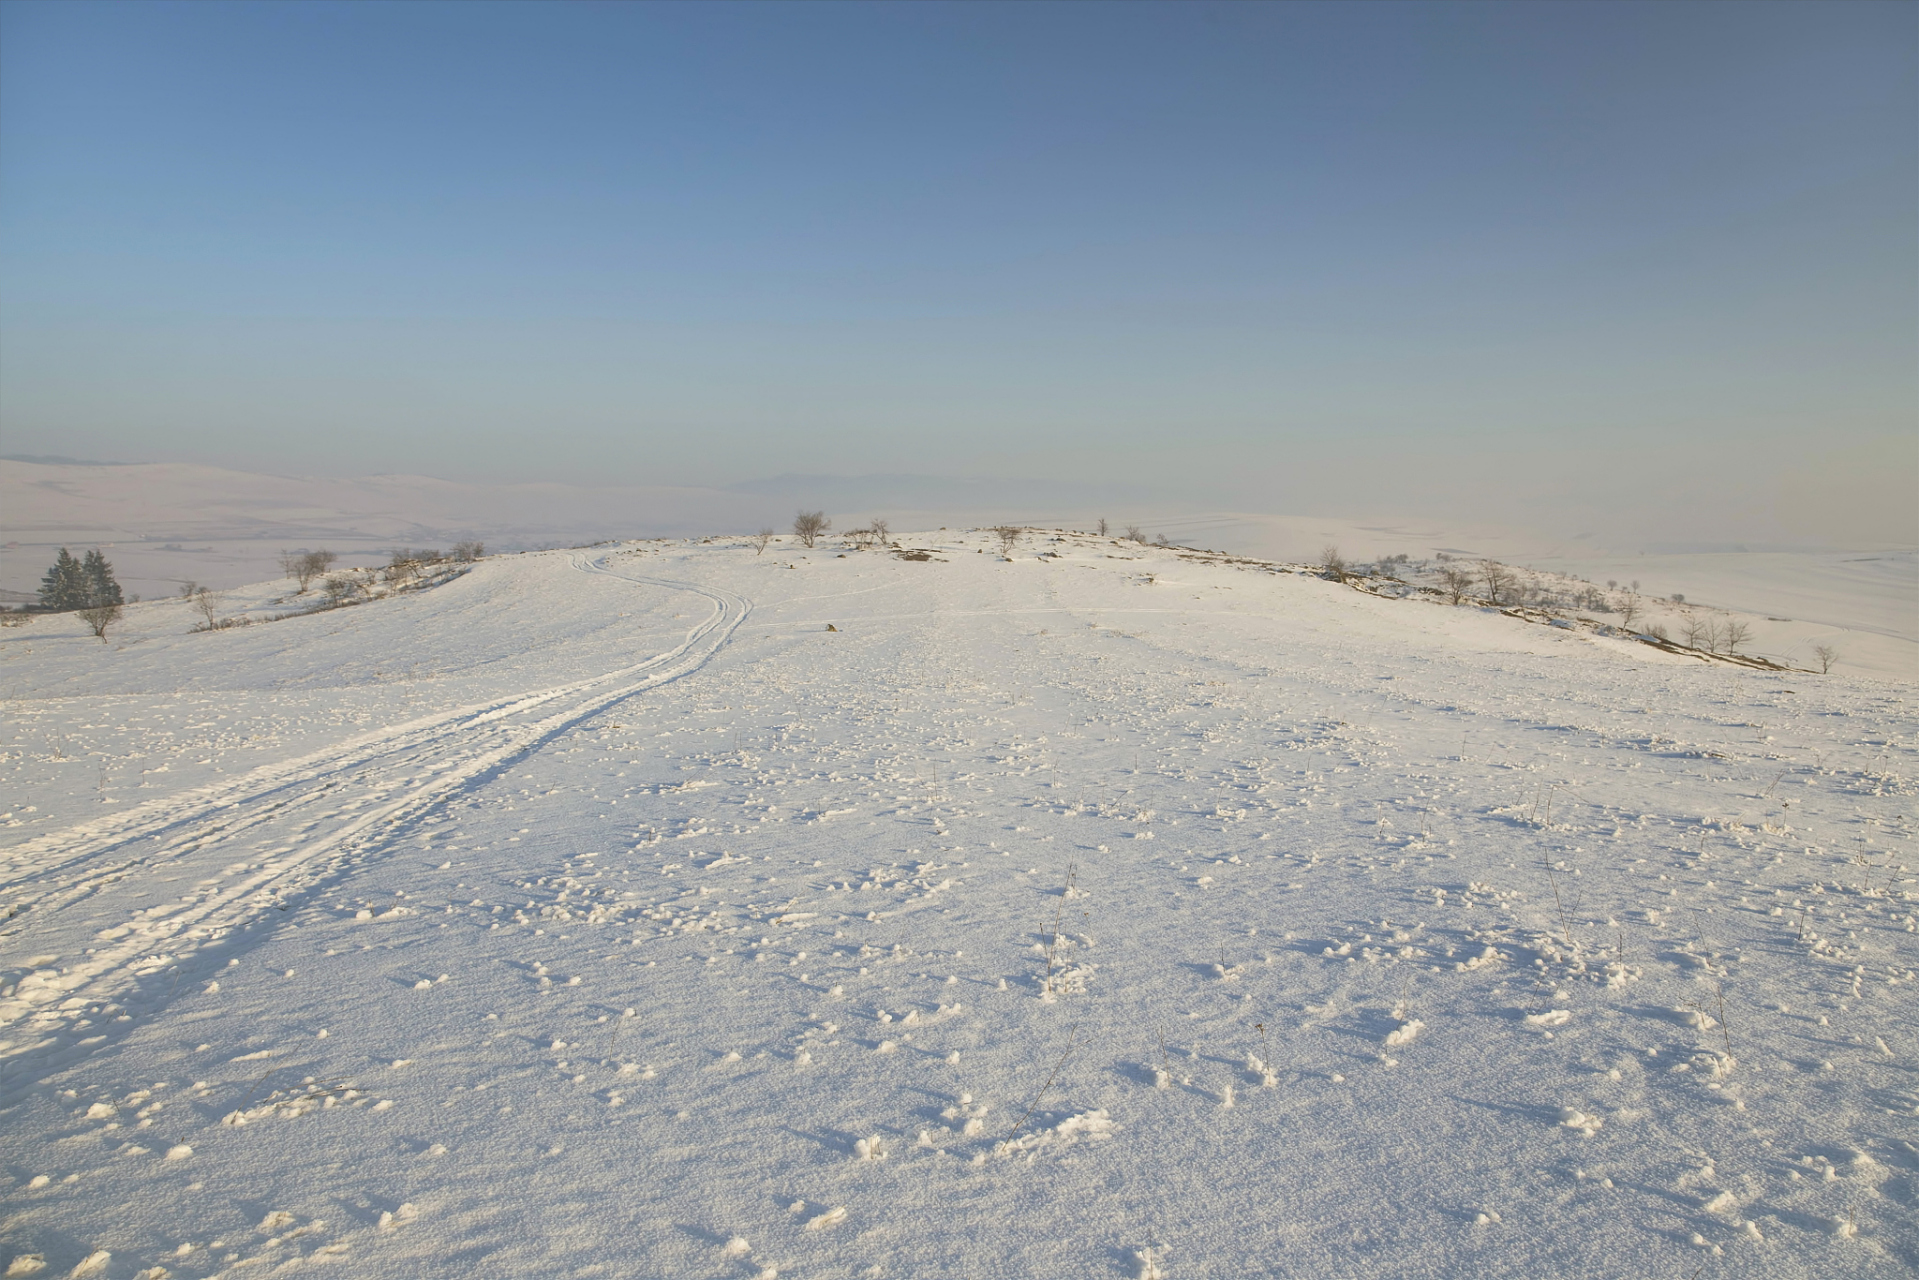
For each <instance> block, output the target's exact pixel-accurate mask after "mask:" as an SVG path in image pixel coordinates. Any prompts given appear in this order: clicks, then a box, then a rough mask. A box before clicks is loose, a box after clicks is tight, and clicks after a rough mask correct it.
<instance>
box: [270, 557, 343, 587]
mask: <svg viewBox="0 0 1919 1280" xmlns="http://www.w3.org/2000/svg"><path fill="white" fill-rule="evenodd" d="M337 559H339V557H338V556H336V555H334V554H333V553H332V552H331V551H282V552H281V553H280V571H281V572H282V573H284V574H286V576H287V577H289V578H291V579H293V580H294V581H295V582H297V583H299V584H300V590H299V591H298V592H297V593H296V594H299V595H305V594H306V589H307V585H308V584H309V583H311V582H312V581H313V580H314V579H315V578H317V577H319V576H320V575H321V574H323V573H325V572H326V571H327V570H328V569H330V568H332V567H333V562H334V561H335V560H337Z"/></svg>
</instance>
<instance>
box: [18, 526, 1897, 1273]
mask: <svg viewBox="0 0 1919 1280" xmlns="http://www.w3.org/2000/svg"><path fill="white" fill-rule="evenodd" d="M902 546H903V547H904V548H906V549H908V551H907V556H905V557H902V556H901V555H896V554H891V553H879V552H850V551H843V549H842V548H841V546H840V545H839V544H838V543H837V542H835V543H833V544H832V545H831V546H829V545H828V544H827V543H825V542H822V544H821V545H820V547H818V548H817V549H815V550H813V551H811V552H807V551H804V550H803V549H800V548H798V547H797V546H795V545H794V544H793V543H792V540H791V539H784V540H781V541H779V542H776V543H775V544H774V545H773V546H772V547H770V548H769V549H767V551H766V552H765V554H763V555H756V554H755V552H754V550H753V549H752V548H751V547H750V546H747V545H744V544H743V543H741V542H740V541H739V540H713V541H708V542H703V543H680V542H674V543H646V544H628V545H625V546H621V547H597V548H591V549H586V550H576V551H572V552H545V553H533V554H526V555H519V556H506V557H497V558H494V559H490V560H487V561H483V562H481V563H480V564H479V565H477V566H476V567H475V568H474V569H473V570H472V572H470V573H467V574H465V575H464V576H460V577H457V578H454V579H453V580H452V581H450V582H448V583H446V584H445V585H443V586H439V587H436V588H434V589H433V590H431V591H424V592H418V593H414V594H408V595H400V596H395V597H393V598H390V599H386V600H381V601H377V602H374V603H370V604H366V605H362V606H358V607H353V608H346V609H337V610H331V611H327V612H320V613H314V614H311V615H308V616H302V617H296V618H289V619H286V620H283V621H278V622H272V623H267V624H262V625H256V626H250V627H240V628H234V629H231V630H224V631H213V632H201V633H191V634H190V633H189V632H188V628H189V626H190V624H191V623H192V622H193V621H194V620H195V619H194V615H192V614H191V613H190V612H189V610H188V608H187V606H186V605H185V604H184V603H180V602H161V603H155V604H147V605H139V606H135V607H133V608H132V609H130V610H129V611H128V612H129V617H128V619H127V621H126V622H125V624H124V626H123V629H122V630H121V631H118V632H115V633H111V634H110V636H109V639H110V641H111V643H109V644H105V645H103V644H101V643H99V642H98V641H96V640H94V639H93V638H92V637H91V636H89V635H86V634H85V633H84V631H83V630H82V629H80V628H79V627H78V625H77V624H76V623H74V622H73V621H72V620H71V619H68V618H39V619H36V620H34V621H33V622H32V623H31V624H30V625H27V626H23V627H16V628H9V629H6V630H4V631H0V691H4V693H5V694H6V696H7V697H8V699H9V701H8V710H9V713H10V714H9V715H8V718H7V742H6V748H7V754H6V757H5V760H4V764H3V765H0V768H3V769H4V772H3V773H0V779H3V780H4V783H5V789H6V791H5V794H6V796H7V797H8V798H9V803H10V805H11V809H10V811H8V812H7V813H6V815H5V817H4V818H0V822H4V823H5V825H4V826H0V837H4V838H5V844H4V846H0V858H4V861H5V865H6V866H7V867H8V871H7V874H6V880H5V893H6V898H5V902H4V907H5V908H6V914H7V919H6V921H5V924H4V925H3V926H0V947H3V951H0V959H3V960H4V964H5V966H6V968H5V985H4V987H0V1008H3V1010H4V1017H5V1019H6V1025H5V1027H4V1029H0V1040H4V1042H5V1043H4V1046H0V1055H4V1056H0V1144H3V1145H0V1150H3V1151H4V1154H5V1160H6V1163H5V1173H6V1175H7V1176H8V1177H9V1178H10V1179H11V1182H10V1184H9V1185H8V1186H7V1188H6V1195H7V1197H8V1216H7V1218H6V1220H5V1227H4V1231H3V1232H0V1240H3V1241H4V1244H0V1249H4V1250H5V1251H6V1252H5V1253H4V1254H0V1263H5V1264H6V1265H8V1266H12V1267H14V1268H16V1270H15V1271H13V1272H11V1273H10V1274H22V1275H24V1274H35V1273H36V1272H34V1271H33V1270H32V1260H33V1259H36V1258H37V1259H39V1260H40V1261H42V1262H43V1263H44V1270H43V1271H42V1272H39V1274H46V1275H64V1274H67V1273H68V1272H69V1271H70V1270H72V1269H73V1268H76V1267H82V1268H84V1267H87V1266H89V1265H92V1266H93V1267H94V1269H93V1270H92V1271H87V1272H83V1274H94V1275H100V1276H108V1277H117V1276H132V1275H136V1274H142V1275H149V1276H152V1275H159V1274H171V1275H174V1276H183V1277H184V1276H193V1277H199V1276H208V1275H215V1274H230V1275H234V1276H245V1275H251V1274H266V1273H269V1272H272V1271H274V1270H276V1269H278V1268H282V1267H289V1266H300V1267H304V1266H305V1265H308V1264H312V1265H316V1266H317V1265H319V1264H322V1263H324V1262H328V1261H331V1262H334V1263H337V1264H339V1265H338V1267H337V1268H336V1269H337V1271H338V1273H339V1274H348V1275H354V1276H374V1277H388V1276H391V1277H436V1276H462V1277H465V1276H528V1275H555V1276H558V1275H607V1276H635V1277H648V1276H676V1277H677V1276H716V1277H733V1276H738V1277H748V1276H772V1275H774V1274H777V1275H779V1276H785V1277H814V1276H820V1277H935V1276H953V1277H982V1276H995V1277H997V1276H1006V1277H1025V1276H1047V1277H1058V1276H1087V1277H1104V1276H1144V1275H1163V1276H1167V1277H1189V1276H1191V1277H1200V1276H1208V1277H1225V1276H1252V1275H1260V1276H1263V1275H1271V1276H1299V1277H1324V1276H1368V1277H1400V1276H1419V1275H1432V1276H1468V1275H1470V1276H1512V1277H1539V1276H1594V1277H1599V1276H1619V1275H1634V1276H1640V1275H1646V1276H1657V1275H1675V1276H1688V1275H1693V1274H1694V1273H1695V1272H1696V1271H1698V1270H1699V1269H1700V1268H1701V1267H1704V1268H1706V1271H1705V1274H1729V1275H1730V1274H1740V1275H1750V1276H1807V1277H1811V1276H1832V1275H1848V1276H1895V1275H1899V1276H1903V1275H1909V1274H1910V1273H1911V1271H1912V1269H1913V1267H1914V1265H1915V1263H1916V1262H1919V1227H1916V1226H1915V1219H1914V1216H1913V1213H1912V1206H1913V1202H1914V1196H1915V1185H1916V1184H1915V1170H1919V1146H1916V1145H1915V1144H1919V1132H1916V1131H1915V1127H1914V1126H1915V1117H1916V1116H1919V1085H1916V1084H1915V1076H1914V1070H1915V1065H1916V1064H1919V1018H1916V1017H1915V1013H1914V1004H1913V999H1912V992H1913V990H1914V985H1913V984H1914V983H1915V982H1919V970H1916V969H1915V968H1914V965H1915V963H1919V961H1916V960H1915V956H1914V939H1915V937H1916V936H1919V935H1916V934H1915V933H1914V929H1915V927H1916V926H1915V924H1914V916H1913V890H1914V888H1915V885H1914V882H1913V880H1912V879H1911V877H1910V875H1909V873H1908V870H1907V864H1908V863H1909V862H1910V861H1911V854H1912V846H1911V838H1912V813H1913V799H1912V797H1913V795H1914V791H1915V787H1914V783H1913V779H1914V777H1915V755H1914V749H1915V743H1914V728H1915V717H1914V711H1913V706H1912V702H1911V699H1912V694H1913V688H1912V685H1911V683H1910V682H1909V681H1900V680H1883V679H1882V680H1872V679H1862V678H1857V677H1852V676H1847V675H1845V674H1843V673H1842V672H1840V671H1836V672H1835V673H1834V674H1832V675H1829V676H1817V675H1812V674H1808V673H1803V672H1797V671H1793V672H1784V673H1776V672H1763V671H1755V670H1749V669H1745V668H1740V667H1735V666H1730V665H1726V664H1724V663H1716V662H1714V663H1709V662H1704V661H1700V660H1698V659H1696V658H1692V657H1688V656H1683V655H1678V654H1673V653H1668V652H1664V651H1661V650H1659V649H1655V648H1653V647H1650V646H1647V645H1644V644H1639V643H1636V642H1633V641H1631V640H1627V639H1622V638H1615V637H1611V636H1607V635H1604V634H1598V633H1594V632H1591V631H1585V630H1580V629H1577V628H1563V627H1555V626H1542V625H1534V624H1531V623H1527V622H1524V621H1521V620H1518V619H1515V618H1512V617H1508V616H1505V615H1502V614H1500V613H1498V612H1495V611H1490V610H1482V609H1478V608H1471V607H1465V608H1454V607H1450V606H1447V605H1444V604H1441V603H1436V602H1433V601H1432V600H1430V599H1389V598H1382V597H1379V596H1375V595H1370V594H1366V593H1363V592H1360V591H1355V590H1353V589H1351V588H1349V587H1346V586H1342V585H1339V584H1337V583H1334V582H1330V581H1324V580H1321V579H1320V578H1318V577H1316V576H1312V575H1308V574H1304V573H1295V572H1287V571H1282V570H1278V569H1275V568H1274V567H1272V566H1269V565H1264V564H1258V563H1251V562H1243V561H1234V560H1233V559H1231V558H1229V557H1206V556H1198V555H1194V554H1190V553H1183V552H1180V551H1177V550H1160V549H1150V548H1144V547H1140V546H1138V545H1135V544H1120V543H1116V542H1113V541H1111V540H1108V539H1099V538H1093V537H1089V536H1084V535H1064V534H1063V535H1035V536H1031V537H1029V538H1028V539H1027V540H1026V542H1025V543H1024V545H1023V546H1021V547H1020V548H1019V549H1017V550H1016V551H1015V552H1014V555H1013V558H1012V559H1010V560H1009V559H1004V558H1002V557H1001V556H1000V555H999V554H998V544H997V541H996V540H994V539H991V538H990V537H989V536H987V535H983V534H957V533H946V532H942V533H937V534H930V535H922V536H918V537H911V538H905V539H902ZM913 548H918V549H920V550H919V551H917V552H915V551H912V550H911V549H913ZM284 589H285V584H276V585H273V586H271V587H267V588H262V589H260V590H259V591H258V592H255V593H254V596H255V597H257V598H251V599H246V600H240V601H239V603H242V604H252V605H254V606H257V610H256V611H257V612H260V613H264V612H266V611H267V610H268V608H269V606H268V604H267V597H268V596H270V595H271V594H272V593H274V592H277V591H282V590H284ZM244 594H245V593H236V595H244ZM89 1259H95V1260H96V1261H94V1262H93V1263H92V1264H89V1261H88V1260H89ZM156 1268H159V1269H163V1270H155V1269H156Z"/></svg>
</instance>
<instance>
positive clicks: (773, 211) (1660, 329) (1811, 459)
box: [0, 2, 1919, 546]
mask: <svg viewBox="0 0 1919 1280" xmlns="http://www.w3.org/2000/svg"><path fill="white" fill-rule="evenodd" d="M1916 35H1919V13H1916V12H1915V10H1914V9H1913V8H1912V7H1910V6H1887V5H1876V4H1845V3H1837V4H1827V5H1820V6H1800V5H1790V4H1764V3H1760V4H1749V5H1741V6H1720V5H1705V4H1673V5H1661V6H1621V5H1611V4H1565V5H1554V6H1530V5H1510V4H1486V5H1455V4H1438V3H1436V4H1420V5H1392V4H1381V5H1367V6H1349V5H1340V4H1326V5H1321V4H1293V5H1285V6H1245V5H1211V4H1194V5H1179V6H1170V5H1168V6H1154V5H1051V4H1031V5H1021V6H1017V7H1014V6H971V5H951V4H927V5H915V6H861V5H837V4H815V5H806V4H801V5H758V4H740V5H727V6H709V5H673V4H661V5H645V6H633V5H599V6H547V5H525V4H496V5H488V6H461V7H452V6H429V5H412V4H367V5H355V6H339V5H325V4H319V5H315V4H300V3H293V4H283V5H274V6H202V5H175V4H168V3H156V4H139V5H130V4H112V3H106V4H94V5H88V6H65V5H50V4H40V3H32V2H23V3H15V4H11V5H8V6H5V8H4V10H0V36H4V39H3V40H0V72H3V73H4V74H0V191H3V192H4V193H5V194H4V195H0V284H4V289H0V348H3V349H4V357H3V363H0V448H3V449H4V450H5V452H7V453H9V454H14V455H27V456H47V455H58V456H66V457H74V458H82V459H88V458H92V459H114V460H123V461H128V462H166V461H178V462H191V463H198V464H207V465H219V466H227V467H232V468H235V469H238V470H242V471H254V472H262V473H269V474H275V475H290V476H320V477H333V478H345V477H357V476H367V475H376V474H417V475H424V476H434V477H440V478H444V479H447V480H451V481H456V482H462V483H473V484H480V485H492V484H503V483H511V482H525V481H550V482H554V483H561V484H572V485H589V486H635V485H654V486H675V487H695V488H701V487H704V488H719V489H737V488H740V487H742V486H745V487H747V488H749V489H750V487H751V486H752V485H754V484H755V483H765V482H769V481H776V480H778V479H779V478H781V477H790V476H812V477H821V478H825V479H831V480H834V481H851V480H858V479H861V478H868V479H870V478H872V477H891V478H895V479H897V478H902V477H904V478H914V479H915V480H916V481H924V482H927V483H931V484H934V485H938V484H946V485H965V484H983V485H988V486H995V485H996V486H1001V487H1015V488H1024V489H1030V490H1031V491H1033V492H1035V493H1044V492H1047V491H1048V490H1049V488H1050V490H1051V491H1052V492H1056V493H1060V494H1069V495H1070V494H1074V493H1125V494H1132V495H1138V497H1139V500H1141V501H1148V502H1157V503H1160V504H1162V505H1165V506H1178V507H1184V508H1188V509H1193V510H1235V511H1249V512H1270V513H1281V514H1314V515H1334V514H1338V515H1352V516H1358V515H1370V514H1382V515H1383V514H1396V515H1404V516H1408V517H1422V518H1434V519H1454V520H1458V519H1474V520H1483V521H1494V522H1499V523H1504V524H1509V525H1512V526H1514V527H1519V528H1526V529H1532V530H1537V531H1540V532H1542V533H1549V534H1554V535H1558V536H1573V535H1575V534H1577V533H1581V532H1591V533H1593V534H1595V535H1596V536H1604V537H1607V538H1610V539H1613V540H1615V541H1620V542H1624V541H1628V540H1631V541H1636V542H1637V543H1639V544H1640V545H1646V544H1707V543H1710V544H1713V545H1727V546H1731V545H1738V544H1741V543H1752V544H1764V545H1795V546H1797V545H1825V546H1845V545H1854V544H1874V545H1878V544H1898V545H1912V544H1914V543H1919V502H1916V501H1915V496H1916V495H1919V426H1916V425H1915V414H1914V405H1915V400H1916V398H1919V379H1916V377H1915V371H1914V360H1913V355H1914V351H1915V345H1916V343H1919V285H1915V279H1916V278H1919V251H1915V246H1914V237H1913V234H1912V232H1913V228H1914V226H1915V223H1916V221H1919V125H1915V120H1919V57H1915V53H1914V49H1915V39H1914V37H1915V36H1916ZM820 501H825V499H824V498H822V499H820Z"/></svg>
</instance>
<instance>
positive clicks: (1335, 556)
mask: <svg viewBox="0 0 1919 1280" xmlns="http://www.w3.org/2000/svg"><path fill="white" fill-rule="evenodd" d="M1319 568H1320V572H1322V573H1325V574H1329V575H1331V577H1332V578H1333V580H1334V581H1335V582H1344V581H1346V573H1347V570H1346V557H1345V556H1342V555H1340V554H1339V548H1338V547H1336V546H1333V545H1332V544H1331V543H1328V544H1327V545H1326V549H1325V550H1323V551H1321V552H1320V553H1319Z"/></svg>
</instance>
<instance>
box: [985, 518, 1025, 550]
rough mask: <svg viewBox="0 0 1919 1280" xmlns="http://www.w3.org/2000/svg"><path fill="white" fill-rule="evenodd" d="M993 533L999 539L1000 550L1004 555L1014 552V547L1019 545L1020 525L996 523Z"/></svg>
mask: <svg viewBox="0 0 1919 1280" xmlns="http://www.w3.org/2000/svg"><path fill="white" fill-rule="evenodd" d="M991 533H992V534H993V536H994V537H996V538H998V539H999V552H1000V554H1001V555H1003V556H1010V555H1012V554H1013V548H1014V547H1016V546H1018V545H1019V535H1020V528H1019V526H1018V525H1011V524H998V525H994V526H993V528H992V530H991Z"/></svg>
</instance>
